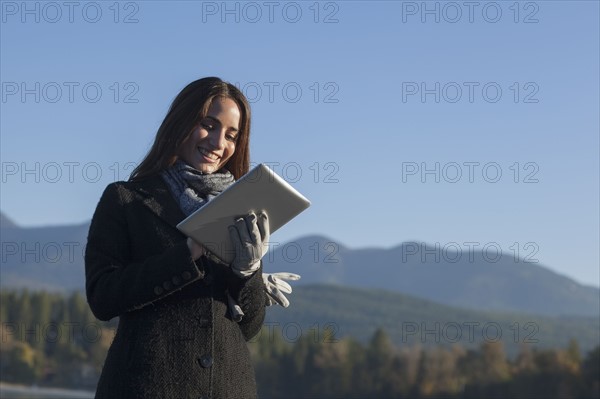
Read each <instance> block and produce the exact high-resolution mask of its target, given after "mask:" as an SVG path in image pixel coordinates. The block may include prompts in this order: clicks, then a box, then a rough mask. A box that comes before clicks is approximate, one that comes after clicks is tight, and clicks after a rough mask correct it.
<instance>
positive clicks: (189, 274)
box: [85, 183, 205, 321]
mask: <svg viewBox="0 0 600 399" xmlns="http://www.w3.org/2000/svg"><path fill="white" fill-rule="evenodd" d="M125 206H126V204H124V201H123V200H122V198H121V195H120V192H119V186H118V183H111V184H109V185H108V186H107V187H106V189H105V190H104V192H103V194H102V197H101V199H100V201H99V203H98V206H97V208H96V211H95V212H94V216H93V218H92V222H91V225H90V230H89V234H88V241H87V245H86V250H85V278H86V283H85V285H86V295H87V300H88V303H89V305H90V308H91V310H92V313H94V315H95V316H96V317H97V318H98V319H99V320H104V321H105V320H110V319H112V318H114V317H116V316H119V315H121V314H123V313H125V312H129V311H132V310H136V309H140V308H143V307H144V306H147V305H149V304H151V303H153V302H155V301H157V300H160V299H162V298H163V297H165V296H167V295H169V294H171V293H173V292H175V291H177V290H180V289H181V288H182V287H184V286H186V285H188V284H190V283H192V282H194V281H196V280H198V279H200V278H203V277H204V271H205V269H204V264H203V262H202V260H198V261H196V262H194V261H193V259H192V257H191V254H190V251H189V249H188V247H187V245H186V242H185V240H183V241H182V242H181V243H177V244H175V245H174V246H172V247H170V248H168V249H166V250H165V251H164V252H163V253H161V254H159V255H155V256H150V257H148V258H147V259H145V260H143V261H142V262H131V261H130V236H129V230H128V226H127V219H126V216H125Z"/></svg>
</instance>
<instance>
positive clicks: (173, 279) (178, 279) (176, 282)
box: [171, 276, 181, 285]
mask: <svg viewBox="0 0 600 399" xmlns="http://www.w3.org/2000/svg"><path fill="white" fill-rule="evenodd" d="M171 281H172V282H173V284H175V285H179V284H181V279H180V278H179V276H173V278H172V279H171Z"/></svg>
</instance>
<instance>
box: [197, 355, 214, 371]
mask: <svg viewBox="0 0 600 399" xmlns="http://www.w3.org/2000/svg"><path fill="white" fill-rule="evenodd" d="M199 360H200V366H202V367H204V368H208V367H210V366H212V364H213V358H212V356H210V355H204V356H202V357H201V358H200V359H199Z"/></svg>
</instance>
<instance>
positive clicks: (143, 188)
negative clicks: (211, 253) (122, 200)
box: [134, 176, 185, 231]
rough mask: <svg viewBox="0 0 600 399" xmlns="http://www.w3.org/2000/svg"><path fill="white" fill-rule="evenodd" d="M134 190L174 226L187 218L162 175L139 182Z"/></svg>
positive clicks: (145, 202)
mask: <svg viewBox="0 0 600 399" xmlns="http://www.w3.org/2000/svg"><path fill="white" fill-rule="evenodd" d="M134 190H135V191H136V192H137V193H138V194H139V195H140V196H141V197H142V203H143V204H144V205H145V206H146V207H147V208H148V209H150V211H152V212H153V213H154V214H156V215H157V216H158V217H160V218H161V219H163V220H164V221H165V222H167V223H168V224H169V225H171V226H172V227H173V228H175V229H176V228H177V227H176V226H177V224H179V222H181V221H182V220H183V219H185V215H184V213H183V212H182V211H181V209H180V208H179V205H178V204H177V202H176V201H175V199H174V198H173V195H172V194H171V192H170V191H169V188H168V187H167V185H166V183H164V181H163V179H162V178H161V177H160V176H156V177H152V178H150V179H146V180H143V181H140V182H138V184H137V185H136V186H135V187H134ZM178 231H179V230H178Z"/></svg>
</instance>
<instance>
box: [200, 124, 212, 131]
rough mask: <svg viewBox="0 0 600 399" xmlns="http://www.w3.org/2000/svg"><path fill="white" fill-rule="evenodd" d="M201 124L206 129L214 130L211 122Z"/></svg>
mask: <svg viewBox="0 0 600 399" xmlns="http://www.w3.org/2000/svg"><path fill="white" fill-rule="evenodd" d="M200 126H202V127H203V128H204V129H206V130H213V128H214V126H213V125H211V124H210V123H200Z"/></svg>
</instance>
